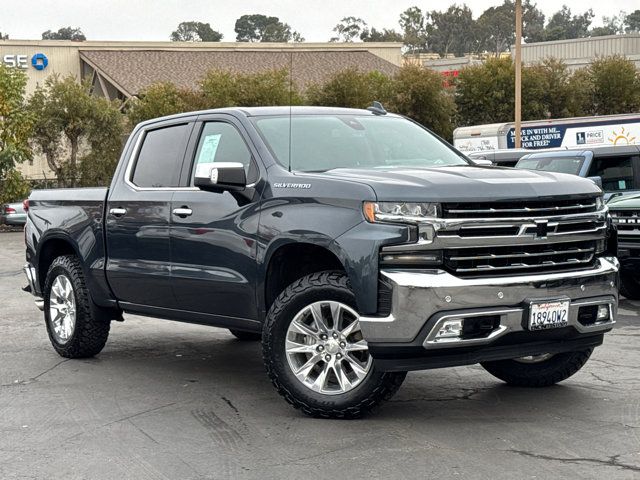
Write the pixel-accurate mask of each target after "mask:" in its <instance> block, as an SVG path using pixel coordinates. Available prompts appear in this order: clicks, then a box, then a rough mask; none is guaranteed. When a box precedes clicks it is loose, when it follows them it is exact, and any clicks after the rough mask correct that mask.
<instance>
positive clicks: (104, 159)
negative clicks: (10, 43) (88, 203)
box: [29, 76, 123, 186]
mask: <svg viewBox="0 0 640 480" xmlns="http://www.w3.org/2000/svg"><path fill="white" fill-rule="evenodd" d="M118 107H119V105H118V104H117V103H116V102H110V101H108V100H106V99H104V98H100V97H95V96H93V95H91V92H90V87H89V85H88V84H80V83H78V82H77V81H76V79H75V78H74V77H73V76H68V77H65V78H63V79H61V78H60V77H58V76H51V77H49V78H48V79H47V80H46V81H45V84H44V86H41V87H38V88H37V89H36V91H35V92H34V94H33V96H32V97H31V99H30V102H29V111H30V112H32V114H33V115H34V117H35V123H34V132H33V137H32V141H33V143H34V145H35V146H36V147H37V148H38V150H39V151H40V152H41V153H43V154H44V155H45V157H46V159H47V163H48V164H49V167H50V168H51V169H52V170H53V171H54V172H55V173H56V176H57V178H58V181H59V183H60V184H61V185H63V186H78V185H81V186H90V185H107V184H108V183H109V181H110V178H111V174H112V173H113V169H114V168H115V165H116V163H117V160H118V155H119V152H120V149H121V146H122V135H123V119H122V114H121V113H120V110H119V108H118Z"/></svg>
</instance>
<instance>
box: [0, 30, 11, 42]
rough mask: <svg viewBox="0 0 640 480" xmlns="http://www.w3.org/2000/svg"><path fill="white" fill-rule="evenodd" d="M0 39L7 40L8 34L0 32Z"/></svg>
mask: <svg viewBox="0 0 640 480" xmlns="http://www.w3.org/2000/svg"><path fill="white" fill-rule="evenodd" d="M0 40H9V34H7V33H2V32H0Z"/></svg>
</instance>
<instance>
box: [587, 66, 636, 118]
mask: <svg viewBox="0 0 640 480" xmlns="http://www.w3.org/2000/svg"><path fill="white" fill-rule="evenodd" d="M588 73H589V80H590V83H591V94H592V102H591V104H592V105H593V111H592V114H593V115H610V114H615V113H632V112H637V111H638V110H639V109H640V73H639V72H638V70H637V69H636V67H635V65H634V63H633V61H631V60H627V59H626V58H624V57H623V56H620V55H614V56H611V57H603V58H598V59H596V60H594V61H592V62H591V64H590V65H589V67H588Z"/></svg>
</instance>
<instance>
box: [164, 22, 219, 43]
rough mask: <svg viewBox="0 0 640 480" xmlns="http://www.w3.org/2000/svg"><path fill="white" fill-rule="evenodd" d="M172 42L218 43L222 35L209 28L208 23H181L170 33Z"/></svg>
mask: <svg viewBox="0 0 640 480" xmlns="http://www.w3.org/2000/svg"><path fill="white" fill-rule="evenodd" d="M170 38H171V41H172V42H219V41H220V40H222V34H221V33H220V32H217V31H215V30H214V29H213V28H211V25H209V24H208V23H202V22H182V23H180V24H179V25H178V28H176V30H175V31H174V32H172V33H171V37H170Z"/></svg>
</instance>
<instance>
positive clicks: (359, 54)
mask: <svg viewBox="0 0 640 480" xmlns="http://www.w3.org/2000/svg"><path fill="white" fill-rule="evenodd" d="M80 56H81V58H82V59H83V60H85V61H87V62H88V63H89V64H90V65H91V66H93V67H94V68H96V69H98V71H99V72H100V73H102V74H103V75H105V76H106V77H107V79H109V80H110V81H112V82H113V83H114V84H116V86H117V87H119V88H120V89H123V90H125V92H124V93H127V94H128V95H136V94H138V93H139V92H140V91H141V90H143V89H144V88H145V87H148V86H149V85H151V84H153V83H158V82H173V83H175V84H176V85H178V86H180V87H188V88H195V87H197V85H198V82H199V81H200V80H201V79H202V77H203V76H204V75H205V74H206V73H207V72H208V71H210V70H228V71H231V72H243V73H255V72H262V71H266V70H274V69H281V68H289V67H290V65H293V68H292V72H293V75H292V77H293V81H294V82H295V83H296V84H297V85H298V86H299V87H300V88H305V87H306V86H308V85H309V84H312V83H322V82H323V81H325V80H326V79H327V78H328V77H329V76H331V75H332V74H334V73H336V72H338V71H341V70H344V69H346V68H357V69H359V70H362V71H366V72H368V71H374V70H375V71H379V72H382V73H385V74H387V75H393V74H394V73H396V72H397V71H398V67H397V66H396V65H394V64H392V63H390V62H388V61H386V60H384V59H382V58H380V57H378V56H377V55H374V54H373V53H370V52H368V51H366V50H362V51H353V50H352V51H340V50H337V51H298V52H284V51H168V50H84V49H83V50H81V51H80Z"/></svg>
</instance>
